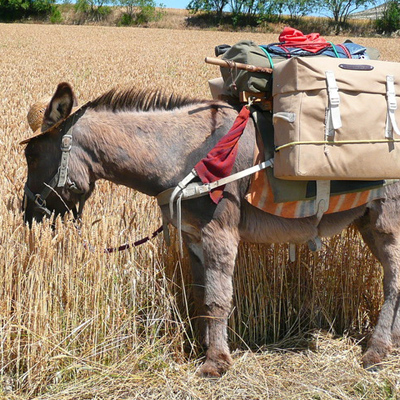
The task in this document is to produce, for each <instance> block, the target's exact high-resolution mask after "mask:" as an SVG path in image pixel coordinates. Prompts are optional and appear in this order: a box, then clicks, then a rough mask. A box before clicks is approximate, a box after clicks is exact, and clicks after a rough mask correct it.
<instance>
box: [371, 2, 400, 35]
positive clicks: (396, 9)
mask: <svg viewBox="0 0 400 400" xmlns="http://www.w3.org/2000/svg"><path fill="white" fill-rule="evenodd" d="M375 23H376V29H377V31H378V32H379V33H383V32H385V33H391V32H395V31H397V30H399V29H400V1H399V0H391V1H389V2H388V3H386V7H385V10H384V11H383V15H382V17H380V18H378V19H377V20H376V22H375Z"/></svg>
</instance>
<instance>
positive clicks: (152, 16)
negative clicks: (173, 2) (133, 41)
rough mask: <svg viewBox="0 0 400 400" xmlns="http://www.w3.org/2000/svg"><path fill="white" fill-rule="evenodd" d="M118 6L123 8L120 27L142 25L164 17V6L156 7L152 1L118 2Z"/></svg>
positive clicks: (131, 0)
mask: <svg viewBox="0 0 400 400" xmlns="http://www.w3.org/2000/svg"><path fill="white" fill-rule="evenodd" d="M118 5H119V6H121V7H124V8H125V12H124V13H123V14H122V16H121V19H120V22H119V23H120V25H143V24H147V23H149V22H150V21H156V20H159V19H161V18H162V16H163V15H164V12H163V11H162V9H163V8H164V6H163V5H162V4H159V5H157V4H156V2H155V1H154V0H118ZM157 8H158V9H157ZM160 9H161V10H160Z"/></svg>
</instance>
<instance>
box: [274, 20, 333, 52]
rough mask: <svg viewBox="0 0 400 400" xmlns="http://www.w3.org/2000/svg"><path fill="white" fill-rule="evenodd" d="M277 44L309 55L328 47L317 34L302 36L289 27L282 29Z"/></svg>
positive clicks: (299, 32)
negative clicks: (296, 48) (307, 52)
mask: <svg viewBox="0 0 400 400" xmlns="http://www.w3.org/2000/svg"><path fill="white" fill-rule="evenodd" d="M279 42H281V44H282V45H283V46H292V47H299V48H301V49H303V50H307V51H310V52H311V53H317V52H318V51H320V50H322V49H324V48H325V47H327V46H330V44H329V43H328V42H327V41H326V40H325V39H324V38H323V37H322V36H320V35H319V33H310V34H309V35H304V34H303V32H301V31H299V30H297V29H294V28H291V27H290V26H287V27H285V28H284V29H283V31H282V33H281V34H280V35H279Z"/></svg>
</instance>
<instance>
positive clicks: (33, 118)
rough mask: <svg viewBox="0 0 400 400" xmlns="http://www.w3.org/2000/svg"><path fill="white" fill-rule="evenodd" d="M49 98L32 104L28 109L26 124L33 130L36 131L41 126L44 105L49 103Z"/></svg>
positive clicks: (44, 109)
mask: <svg viewBox="0 0 400 400" xmlns="http://www.w3.org/2000/svg"><path fill="white" fill-rule="evenodd" d="M50 100H51V98H47V99H46V100H40V101H38V102H37V103H35V104H33V105H32V106H31V108H30V109H29V111H28V115H27V116H26V117H27V119H28V124H29V126H30V127H31V129H32V131H33V132H36V131H37V130H38V129H40V128H41V127H42V124H43V117H44V112H45V111H46V107H47V105H48V104H49V103H50Z"/></svg>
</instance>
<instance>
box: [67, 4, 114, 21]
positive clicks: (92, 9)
mask: <svg viewBox="0 0 400 400" xmlns="http://www.w3.org/2000/svg"><path fill="white" fill-rule="evenodd" d="M113 2H114V1H113V0H77V2H76V3H75V11H76V12H78V13H81V14H82V15H84V16H85V18H89V19H92V20H93V21H101V20H104V19H105V18H106V17H107V16H108V15H110V14H111V7H110V6H108V4H109V3H113Z"/></svg>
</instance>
